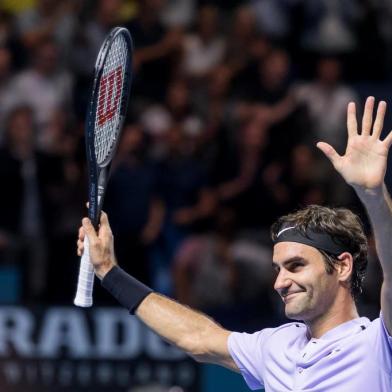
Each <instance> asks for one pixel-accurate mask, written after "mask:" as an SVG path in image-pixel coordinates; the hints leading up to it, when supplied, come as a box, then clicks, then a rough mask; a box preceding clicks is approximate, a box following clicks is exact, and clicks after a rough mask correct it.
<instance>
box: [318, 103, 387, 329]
mask: <svg viewBox="0 0 392 392" xmlns="http://www.w3.org/2000/svg"><path fill="white" fill-rule="evenodd" d="M373 108H374V98H373V97H369V98H368V99H367V100H366V104H365V109H364V114H363V118H362V131H361V132H360V133H359V130H358V125H357V119H356V110H355V104H354V103H353V102H351V103H349V105H348V109H347V129H348V142H347V148H346V152H345V154H344V155H343V156H340V155H339V154H338V153H337V152H336V151H335V150H334V148H333V147H332V146H330V145H329V144H327V143H324V142H319V143H318V144H317V147H318V148H319V149H320V150H321V151H323V152H324V154H325V155H326V156H327V157H328V158H329V159H330V161H331V162H332V164H333V166H334V167H335V169H336V170H337V171H338V172H339V173H340V174H341V175H342V176H343V178H344V179H345V181H346V182H347V183H348V184H350V185H351V186H352V187H353V188H354V189H355V191H356V193H357V195H358V197H359V198H360V200H361V201H362V203H363V204H364V206H365V208H366V210H367V212H368V215H369V217H370V221H371V224H372V227H373V231H374V235H375V238H376V249H377V253H378V257H379V259H380V263H381V267H382V270H383V276H384V280H383V285H382V289H381V310H382V313H383V317H384V320H385V323H386V327H387V329H388V331H389V333H390V334H391V335H392V245H391V243H392V242H391V241H392V200H391V197H390V195H389V193H388V191H387V189H386V186H385V184H384V177H385V173H386V168H387V157H388V151H389V149H390V147H391V144H392V132H390V133H389V134H388V135H387V136H386V137H385V139H384V140H381V138H380V136H381V131H382V127H383V123H384V116H385V111H386V103H385V102H384V101H381V102H380V103H379V105H378V108H377V115H376V119H375V120H374V122H373Z"/></svg>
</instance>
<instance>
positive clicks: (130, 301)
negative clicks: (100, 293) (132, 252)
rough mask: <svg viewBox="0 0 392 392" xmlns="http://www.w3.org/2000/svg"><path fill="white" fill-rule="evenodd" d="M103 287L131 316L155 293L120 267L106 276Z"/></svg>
mask: <svg viewBox="0 0 392 392" xmlns="http://www.w3.org/2000/svg"><path fill="white" fill-rule="evenodd" d="M101 285H102V286H103V287H104V288H105V289H106V290H107V291H109V293H110V294H112V295H113V297H114V298H116V300H117V301H118V302H119V303H120V304H121V305H122V306H124V307H125V308H127V309H128V310H129V312H130V313H131V314H134V313H135V311H136V309H137V307H138V306H139V305H140V303H141V302H142V301H143V299H144V298H146V297H147V295H149V294H150V293H152V292H153V290H152V289H150V288H149V287H148V286H146V285H144V284H143V283H141V282H139V281H138V280H137V279H135V278H134V277H132V276H131V275H129V274H127V273H126V272H125V271H124V270H123V269H121V268H120V267H118V266H114V267H113V268H112V269H111V270H110V271H109V272H108V273H107V274H106V275H105V276H104V278H103V279H102V281H101Z"/></svg>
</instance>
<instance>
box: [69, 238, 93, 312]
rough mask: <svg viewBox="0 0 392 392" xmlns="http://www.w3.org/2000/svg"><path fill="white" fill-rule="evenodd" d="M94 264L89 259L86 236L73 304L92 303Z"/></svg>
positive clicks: (82, 305) (86, 304)
mask: <svg viewBox="0 0 392 392" xmlns="http://www.w3.org/2000/svg"><path fill="white" fill-rule="evenodd" d="M93 286H94V266H93V265H92V263H91V261H90V251H89V244H88V238H87V236H86V237H85V238H84V250H83V255H82V257H81V259H80V268H79V277H78V286H77V289H76V296H75V299H74V304H75V305H76V306H80V307H82V308H88V307H90V306H91V305H92V304H93Z"/></svg>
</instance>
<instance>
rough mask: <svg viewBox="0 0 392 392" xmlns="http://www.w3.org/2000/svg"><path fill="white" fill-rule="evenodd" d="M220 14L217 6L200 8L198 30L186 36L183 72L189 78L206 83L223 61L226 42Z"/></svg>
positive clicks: (196, 83)
mask: <svg viewBox="0 0 392 392" xmlns="http://www.w3.org/2000/svg"><path fill="white" fill-rule="evenodd" d="M219 18H220V14H219V10H218V8H216V7H212V6H204V7H202V8H201V9H200V10H199V13H198V19H197V26H196V31H195V32H194V33H191V34H187V35H186V36H185V37H184V41H183V43H184V45H183V60H182V61H183V65H182V67H183V72H184V75H185V76H186V77H187V78H190V79H192V80H193V81H194V82H195V87H197V85H198V83H200V82H201V83H203V82H204V83H205V82H206V79H207V78H208V77H209V76H210V74H211V72H212V71H213V70H214V69H215V68H216V67H217V66H218V65H219V64H220V63H221V62H222V59H223V55H224V52H225V46H226V42H225V39H224V38H223V36H222V35H221V31H220V20H219Z"/></svg>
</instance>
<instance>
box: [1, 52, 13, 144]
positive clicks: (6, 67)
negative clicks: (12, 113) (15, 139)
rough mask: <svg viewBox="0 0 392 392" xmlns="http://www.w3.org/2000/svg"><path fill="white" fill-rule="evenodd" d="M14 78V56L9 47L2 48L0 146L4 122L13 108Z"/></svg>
mask: <svg viewBox="0 0 392 392" xmlns="http://www.w3.org/2000/svg"><path fill="white" fill-rule="evenodd" d="M11 77H12V54H11V51H10V50H9V49H8V48H7V47H1V46H0V144H1V143H2V142H3V136H4V122H5V118H6V114H7V112H8V111H9V110H10V106H11V95H12V92H11V90H10V83H11Z"/></svg>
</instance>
